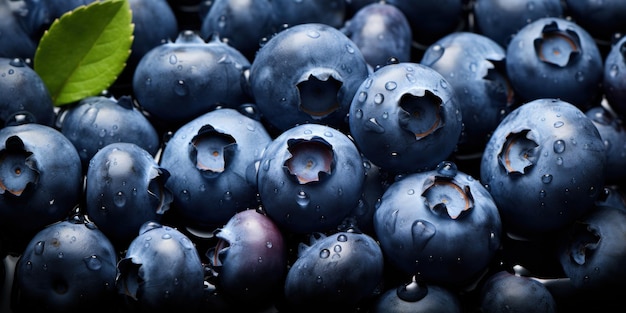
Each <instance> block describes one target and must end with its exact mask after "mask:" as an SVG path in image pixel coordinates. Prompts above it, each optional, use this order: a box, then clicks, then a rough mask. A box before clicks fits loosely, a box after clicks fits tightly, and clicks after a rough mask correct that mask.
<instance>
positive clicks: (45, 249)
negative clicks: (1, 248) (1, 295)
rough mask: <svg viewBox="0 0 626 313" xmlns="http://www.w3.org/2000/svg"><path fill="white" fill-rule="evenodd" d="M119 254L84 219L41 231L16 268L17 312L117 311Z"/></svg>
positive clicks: (65, 222)
mask: <svg viewBox="0 0 626 313" xmlns="http://www.w3.org/2000/svg"><path fill="white" fill-rule="evenodd" d="M116 264H117V252H116V250H115V248H114V247H113V244H112V243H111V242H110V241H109V239H108V238H107V237H106V236H105V235H104V234H103V233H102V232H101V231H100V230H99V229H98V228H97V227H96V226H95V225H94V224H93V223H90V222H86V221H84V219H82V220H81V219H67V220H63V221H59V222H56V223H53V224H50V225H48V226H46V227H45V228H43V229H41V230H40V231H38V232H37V233H36V234H35V235H34V236H33V237H32V238H31V239H30V242H29V243H28V244H27V245H26V247H25V249H24V251H23V253H22V254H21V256H20V258H19V259H18V261H17V263H16V267H15V280H14V294H13V296H14V303H13V304H12V306H13V308H15V309H16V308H19V309H20V312H41V311H45V312H81V311H83V310H84V309H85V307H88V306H91V307H97V308H99V309H105V308H111V309H112V308H114V306H113V305H112V304H113V303H114V301H113V300H114V299H115V297H116V293H115V279H116V277H117V267H116Z"/></svg>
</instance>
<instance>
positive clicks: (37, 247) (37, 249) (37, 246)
mask: <svg viewBox="0 0 626 313" xmlns="http://www.w3.org/2000/svg"><path fill="white" fill-rule="evenodd" d="M45 244H46V242H45V241H37V243H36V244H35V249H34V252H35V254H36V255H41V254H42V253H43V250H44V246H45Z"/></svg>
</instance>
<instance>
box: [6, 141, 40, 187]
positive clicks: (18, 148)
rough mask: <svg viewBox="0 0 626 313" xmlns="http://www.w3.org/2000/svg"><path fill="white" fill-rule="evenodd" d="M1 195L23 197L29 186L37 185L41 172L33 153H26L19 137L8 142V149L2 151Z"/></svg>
mask: <svg viewBox="0 0 626 313" xmlns="http://www.w3.org/2000/svg"><path fill="white" fill-rule="evenodd" d="M0 161H2V162H0V164H1V166H0V194H7V193H6V192H8V194H11V195H14V196H18V197H19V196H21V195H22V194H23V193H24V191H25V190H26V189H27V188H28V186H29V185H36V184H37V181H38V180H39V170H38V169H37V165H36V164H37V162H36V161H35V159H34V156H33V153H32V152H30V151H26V149H25V148H24V142H23V141H22V139H20V138H19V137H18V136H11V137H9V138H8V139H7V140H6V149H4V150H2V151H0Z"/></svg>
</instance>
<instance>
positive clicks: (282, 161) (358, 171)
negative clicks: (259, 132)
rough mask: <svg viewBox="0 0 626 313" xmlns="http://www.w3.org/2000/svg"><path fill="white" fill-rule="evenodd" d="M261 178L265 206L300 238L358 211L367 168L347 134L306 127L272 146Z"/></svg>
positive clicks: (290, 132) (263, 162)
mask: <svg viewBox="0 0 626 313" xmlns="http://www.w3.org/2000/svg"><path fill="white" fill-rule="evenodd" d="M257 179H258V187H259V196H260V198H261V202H262V204H263V207H264V209H265V211H266V212H267V215H268V216H269V217H270V218H272V220H274V221H275V222H276V223H277V224H278V225H279V227H281V228H282V229H284V230H286V231H289V232H294V233H300V234H303V233H309V232H314V231H319V232H324V231H328V230H331V229H333V228H336V227H337V226H338V225H339V224H340V223H341V222H342V220H343V219H344V218H346V217H347V216H348V214H349V213H351V211H352V210H353V209H354V208H356V207H357V205H358V202H359V200H360V199H361V194H362V191H363V186H364V181H365V168H364V166H363V158H362V157H361V154H360V153H359V151H358V149H357V147H356V146H355V145H354V142H353V141H352V140H350V138H349V137H348V136H346V135H345V134H344V133H342V132H340V131H338V130H336V129H334V128H332V127H330V126H326V125H320V124H303V125H298V126H295V127H293V128H290V129H288V130H286V131H284V132H282V133H281V134H280V136H278V137H277V138H275V139H274V140H273V141H272V142H271V143H270V144H268V145H267V149H266V150H265V153H264V154H263V157H262V158H261V160H260V164H259V170H258V175H257Z"/></svg>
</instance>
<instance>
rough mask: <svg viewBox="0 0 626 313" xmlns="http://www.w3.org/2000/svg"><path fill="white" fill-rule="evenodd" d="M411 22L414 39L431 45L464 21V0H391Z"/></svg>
mask: <svg viewBox="0 0 626 313" xmlns="http://www.w3.org/2000/svg"><path fill="white" fill-rule="evenodd" d="M386 2H387V3H389V4H391V5H394V6H397V7H398V8H399V9H400V10H401V11H402V12H403V13H404V14H405V15H406V17H407V19H408V20H409V23H410V24H411V29H412V33H413V41H416V42H418V43H420V44H424V45H429V44H431V43H433V42H434V41H436V40H438V39H439V38H441V37H443V36H445V35H447V34H449V33H452V32H453V31H455V30H457V29H458V28H460V26H461V25H462V24H463V23H464V13H463V6H464V3H463V0H444V1H442V0H426V1H424V0H422V1H413V0H389V1H386Z"/></svg>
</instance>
